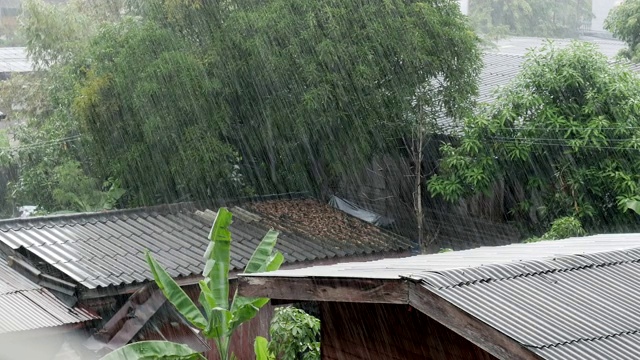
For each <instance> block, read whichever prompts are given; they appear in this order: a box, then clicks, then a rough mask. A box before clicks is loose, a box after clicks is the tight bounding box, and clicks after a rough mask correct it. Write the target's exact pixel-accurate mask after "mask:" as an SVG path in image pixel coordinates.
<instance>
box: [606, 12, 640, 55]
mask: <svg viewBox="0 0 640 360" xmlns="http://www.w3.org/2000/svg"><path fill="white" fill-rule="evenodd" d="M604 27H605V29H607V30H609V31H611V32H612V33H613V35H614V36H615V37H617V38H618V39H620V40H622V41H624V42H626V43H627V45H628V46H629V48H628V49H624V50H622V51H621V52H620V55H621V56H622V57H624V58H627V59H630V60H632V61H634V62H638V61H640V49H639V48H638V44H639V43H640V1H638V0H625V1H623V2H622V3H621V4H620V5H617V6H616V7H614V8H613V9H612V10H611V11H610V12H609V15H608V16H607V19H606V20H605V23H604Z"/></svg>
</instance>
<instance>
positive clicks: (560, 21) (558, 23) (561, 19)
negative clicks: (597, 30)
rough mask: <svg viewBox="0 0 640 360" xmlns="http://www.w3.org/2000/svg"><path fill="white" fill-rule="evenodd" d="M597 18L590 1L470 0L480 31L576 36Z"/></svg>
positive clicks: (472, 12)
mask: <svg viewBox="0 0 640 360" xmlns="http://www.w3.org/2000/svg"><path fill="white" fill-rule="evenodd" d="M592 17H593V14H592V12H591V1H590V0H564V1H556V0H470V2H469V18H470V19H471V22H472V24H473V25H474V27H475V28H476V30H478V31H479V32H480V33H482V34H485V35H488V36H490V37H501V36H505V35H520V36H523V35H524V36H543V37H575V36H577V35H578V34H579V30H580V27H581V26H582V25H583V24H585V23H586V22H588V21H590V20H591V18H592Z"/></svg>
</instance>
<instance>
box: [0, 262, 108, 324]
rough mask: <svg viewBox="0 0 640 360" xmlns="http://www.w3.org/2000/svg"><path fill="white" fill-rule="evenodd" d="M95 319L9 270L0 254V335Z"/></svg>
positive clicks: (83, 310)
mask: <svg viewBox="0 0 640 360" xmlns="http://www.w3.org/2000/svg"><path fill="white" fill-rule="evenodd" d="M94 319H98V316H96V315H95V314H92V313H91V312H89V311H87V310H85V309H83V308H81V307H74V308H69V307H68V306H66V305H65V304H64V303H63V302H62V301H60V300H59V299H58V298H56V297H55V296H54V295H53V294H52V293H51V292H50V291H49V290H47V289H44V288H42V287H40V286H38V285H37V284H35V283H33V282H31V281H30V280H28V279H27V278H25V277H23V276H22V275H20V274H19V273H18V272H16V271H15V270H13V269H11V268H10V267H9V266H8V265H7V264H6V260H5V259H4V258H3V257H2V256H0V335H1V334H4V333H9V332H16V331H25V330H34V329H39V328H45V327H55V326H61V325H66V324H75V323H80V322H85V321H90V320H94Z"/></svg>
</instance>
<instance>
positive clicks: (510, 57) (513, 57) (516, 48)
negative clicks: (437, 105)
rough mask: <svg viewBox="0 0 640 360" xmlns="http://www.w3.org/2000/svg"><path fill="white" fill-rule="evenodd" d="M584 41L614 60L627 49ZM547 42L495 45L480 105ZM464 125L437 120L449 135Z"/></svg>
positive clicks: (559, 42)
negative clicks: (533, 52)
mask: <svg viewBox="0 0 640 360" xmlns="http://www.w3.org/2000/svg"><path fill="white" fill-rule="evenodd" d="M579 40H580V41H583V42H588V43H593V44H595V45H596V46H597V47H598V49H599V50H600V51H601V52H602V53H603V54H605V55H606V56H607V57H609V58H610V59H611V60H612V61H614V58H615V55H616V54H617V53H618V52H619V51H620V50H622V49H623V48H625V46H626V45H625V44H624V43H623V42H621V41H617V40H610V39H598V38H582V39H579ZM545 41H546V39H544V38H534V37H511V38H506V39H502V40H498V41H496V42H495V47H492V48H489V49H487V50H486V51H485V53H484V55H483V57H482V61H483V63H484V66H483V68H482V71H481V72H480V76H479V78H478V97H477V98H476V100H477V101H478V103H484V104H490V103H492V102H493V101H495V99H496V92H497V91H499V90H500V89H501V88H502V87H504V86H506V85H508V84H509V83H510V82H511V81H512V80H514V79H515V77H516V76H517V75H518V73H519V72H520V68H521V66H522V64H523V63H524V60H525V55H526V54H527V53H528V51H529V50H531V49H534V48H539V47H540V46H542V45H543V44H544V42H545ZM553 43H554V45H555V46H556V47H559V48H563V47H566V46H568V45H569V44H570V43H571V40H569V39H554V40H553ZM630 68H631V70H633V71H636V72H640V67H639V66H638V65H630ZM461 125H462V124H458V123H454V121H453V120H451V119H449V118H442V119H440V120H438V126H439V127H440V128H441V129H442V130H443V131H444V132H445V133H446V134H456V133H459V131H460V129H461Z"/></svg>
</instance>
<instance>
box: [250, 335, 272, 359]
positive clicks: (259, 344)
mask: <svg viewBox="0 0 640 360" xmlns="http://www.w3.org/2000/svg"><path fill="white" fill-rule="evenodd" d="M253 351H254V352H255V353H256V360H273V359H275V357H274V356H273V355H271V353H270V352H269V342H268V341H267V339H265V338H263V337H262V336H258V337H256V340H255V341H254V343H253Z"/></svg>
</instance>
